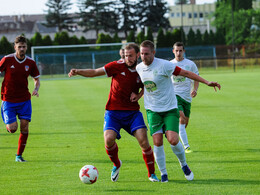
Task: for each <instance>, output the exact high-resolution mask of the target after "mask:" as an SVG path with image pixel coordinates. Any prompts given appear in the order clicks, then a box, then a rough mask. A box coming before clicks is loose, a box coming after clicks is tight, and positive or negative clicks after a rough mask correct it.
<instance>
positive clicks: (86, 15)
mask: <svg viewBox="0 0 260 195" xmlns="http://www.w3.org/2000/svg"><path fill="white" fill-rule="evenodd" d="M114 3H115V1H104V0H82V1H81V4H80V5H79V9H80V14H79V15H80V19H81V20H80V22H79V25H80V26H82V27H84V31H88V30H92V29H95V31H96V37H98V34H99V31H100V30H104V31H115V32H117V31H118V17H117V14H116V13H115V10H114V6H113V4H114Z"/></svg>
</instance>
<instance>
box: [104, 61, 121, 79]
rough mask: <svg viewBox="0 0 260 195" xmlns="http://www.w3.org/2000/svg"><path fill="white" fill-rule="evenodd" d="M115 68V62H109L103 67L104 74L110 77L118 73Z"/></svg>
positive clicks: (116, 64) (116, 63)
mask: <svg viewBox="0 0 260 195" xmlns="http://www.w3.org/2000/svg"><path fill="white" fill-rule="evenodd" d="M117 66H118V62H117V61H114V62H110V63H108V64H106V65H105V66H104V69H105V72H106V74H107V76H108V77H111V76H113V75H114V74H116V73H117V72H118V68H117Z"/></svg>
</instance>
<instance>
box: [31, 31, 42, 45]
mask: <svg viewBox="0 0 260 195" xmlns="http://www.w3.org/2000/svg"><path fill="white" fill-rule="evenodd" d="M31 43H32V46H41V45H43V43H42V35H41V34H40V33H39V32H36V33H35V34H34V36H33V37H32V38H31Z"/></svg>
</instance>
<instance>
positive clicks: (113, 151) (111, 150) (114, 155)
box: [105, 143, 120, 167]
mask: <svg viewBox="0 0 260 195" xmlns="http://www.w3.org/2000/svg"><path fill="white" fill-rule="evenodd" d="M105 148H106V152H107V154H108V156H109V158H110V160H111V161H112V162H113V163H114V166H116V167H120V161H119V158H118V147H117V144H116V143H115V144H114V145H113V146H111V147H107V146H105Z"/></svg>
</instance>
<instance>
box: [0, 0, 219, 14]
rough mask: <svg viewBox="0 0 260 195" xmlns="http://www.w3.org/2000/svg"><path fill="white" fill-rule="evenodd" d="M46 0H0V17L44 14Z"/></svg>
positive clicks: (200, 1) (170, 0)
mask: <svg viewBox="0 0 260 195" xmlns="http://www.w3.org/2000/svg"><path fill="white" fill-rule="evenodd" d="M46 2H48V0H0V15H1V16H3V15H23V14H24V15H30V14H44V13H46V12H44V10H47V9H48V8H47V7H46V6H45V4H46ZM167 2H168V3H169V4H170V5H173V4H174V2H175V0H167ZM213 2H216V0H196V3H197V4H204V3H213ZM71 3H73V8H72V10H71V11H70V12H77V11H78V8H77V0H71Z"/></svg>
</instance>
